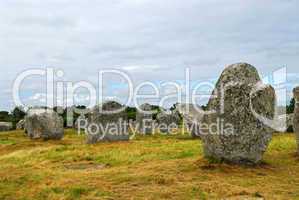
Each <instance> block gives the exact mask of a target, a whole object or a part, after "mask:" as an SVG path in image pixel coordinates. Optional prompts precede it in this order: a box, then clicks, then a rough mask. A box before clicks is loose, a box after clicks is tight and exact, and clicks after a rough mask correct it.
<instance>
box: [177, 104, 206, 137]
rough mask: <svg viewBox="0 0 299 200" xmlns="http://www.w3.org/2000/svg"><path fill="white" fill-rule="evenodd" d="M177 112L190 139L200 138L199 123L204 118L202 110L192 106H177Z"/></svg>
mask: <svg viewBox="0 0 299 200" xmlns="http://www.w3.org/2000/svg"><path fill="white" fill-rule="evenodd" d="M177 110H178V112H179V113H180V114H181V115H182V116H183V122H184V126H186V128H187V130H188V132H189V133H190V134H191V136H192V138H200V135H201V123H202V119H203V116H204V111H203V110H202V108H201V107H200V106H197V105H193V104H179V105H177Z"/></svg>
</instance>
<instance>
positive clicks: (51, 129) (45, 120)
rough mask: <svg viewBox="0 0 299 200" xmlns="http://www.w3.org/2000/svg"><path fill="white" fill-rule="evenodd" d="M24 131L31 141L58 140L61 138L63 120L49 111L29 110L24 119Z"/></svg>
mask: <svg viewBox="0 0 299 200" xmlns="http://www.w3.org/2000/svg"><path fill="white" fill-rule="evenodd" d="M25 130H26V133H27V135H28V136H29V137H30V138H31V139H43V140H60V139H62V138H63V135H64V129H63V119H62V117H60V116H59V115H58V114H57V113H56V112H54V111H53V110H50V109H47V110H46V109H40V108H38V109H37V108H35V109H30V110H29V111H28V112H27V115H26V117H25Z"/></svg>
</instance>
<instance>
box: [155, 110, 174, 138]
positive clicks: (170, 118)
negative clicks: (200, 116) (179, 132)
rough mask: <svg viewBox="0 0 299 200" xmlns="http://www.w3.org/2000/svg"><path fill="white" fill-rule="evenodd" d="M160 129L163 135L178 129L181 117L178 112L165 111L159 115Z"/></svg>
mask: <svg viewBox="0 0 299 200" xmlns="http://www.w3.org/2000/svg"><path fill="white" fill-rule="evenodd" d="M157 122H158V127H159V129H160V132H161V133H167V134H169V133H171V129H173V128H178V126H179V122H180V117H179V115H178V113H176V112H171V111H169V112H167V111H163V112H161V113H159V114H158V115H157Z"/></svg>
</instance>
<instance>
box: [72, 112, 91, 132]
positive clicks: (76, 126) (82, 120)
mask: <svg viewBox="0 0 299 200" xmlns="http://www.w3.org/2000/svg"><path fill="white" fill-rule="evenodd" d="M87 123H88V122H87V118H86V117H85V116H84V115H80V116H79V117H78V119H77V120H76V121H75V123H74V126H73V128H74V129H76V130H78V129H80V130H83V129H84V127H85V126H86V125H87ZM79 125H80V126H79Z"/></svg>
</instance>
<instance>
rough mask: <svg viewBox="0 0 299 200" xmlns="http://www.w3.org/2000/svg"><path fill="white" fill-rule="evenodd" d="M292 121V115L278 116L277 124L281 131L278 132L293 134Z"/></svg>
mask: <svg viewBox="0 0 299 200" xmlns="http://www.w3.org/2000/svg"><path fill="white" fill-rule="evenodd" d="M293 121H294V114H285V115H280V116H278V122H280V124H281V125H280V126H281V127H282V128H281V130H279V131H278V132H281V133H286V132H294V130H293Z"/></svg>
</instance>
